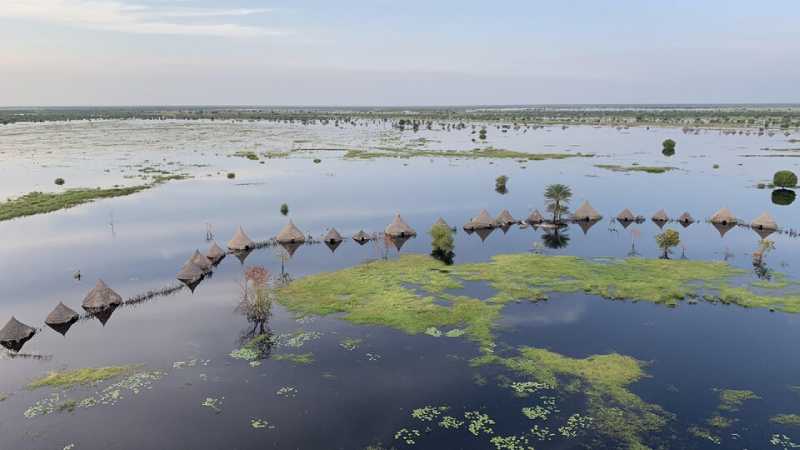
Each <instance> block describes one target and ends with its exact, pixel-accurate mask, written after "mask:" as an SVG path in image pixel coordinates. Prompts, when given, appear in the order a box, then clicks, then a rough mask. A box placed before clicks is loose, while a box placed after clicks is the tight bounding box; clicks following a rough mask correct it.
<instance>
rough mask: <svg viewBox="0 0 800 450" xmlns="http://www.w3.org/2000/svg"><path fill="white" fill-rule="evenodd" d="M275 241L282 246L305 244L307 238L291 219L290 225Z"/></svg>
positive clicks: (285, 227)
mask: <svg viewBox="0 0 800 450" xmlns="http://www.w3.org/2000/svg"><path fill="white" fill-rule="evenodd" d="M275 240H277V241H278V242H279V243H281V244H294V243H303V242H305V241H306V236H305V235H304V234H303V232H302V231H300V229H299V228H297V226H296V225H295V224H294V222H292V219H289V223H287V224H286V225H285V226H284V227H283V229H282V230H281V232H280V233H278V236H277V237H276V238H275Z"/></svg>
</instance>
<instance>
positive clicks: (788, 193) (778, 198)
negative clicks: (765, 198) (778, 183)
mask: <svg viewBox="0 0 800 450" xmlns="http://www.w3.org/2000/svg"><path fill="white" fill-rule="evenodd" d="M796 196H797V194H795V193H794V191H793V190H791V189H775V190H774V191H772V203H774V204H776V205H779V206H788V205H791V204H792V203H794V199H795V197H796Z"/></svg>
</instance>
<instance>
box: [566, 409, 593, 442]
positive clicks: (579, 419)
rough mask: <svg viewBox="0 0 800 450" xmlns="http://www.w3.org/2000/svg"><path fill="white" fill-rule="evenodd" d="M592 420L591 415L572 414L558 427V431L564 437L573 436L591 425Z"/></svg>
mask: <svg viewBox="0 0 800 450" xmlns="http://www.w3.org/2000/svg"><path fill="white" fill-rule="evenodd" d="M592 420H593V419H592V418H591V417H587V416H582V415H580V414H573V415H571V416H569V418H568V419H567V423H566V424H564V425H563V426H561V427H559V428H558V432H559V433H560V434H561V435H562V436H564V437H566V438H575V437H577V436H578V434H580V433H581V432H582V431H584V430H587V429H589V428H590V427H591V426H592Z"/></svg>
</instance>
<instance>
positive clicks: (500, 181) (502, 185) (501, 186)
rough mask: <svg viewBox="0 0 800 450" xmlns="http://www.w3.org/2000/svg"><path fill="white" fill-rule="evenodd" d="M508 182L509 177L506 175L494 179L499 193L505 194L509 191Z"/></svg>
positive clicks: (496, 190) (495, 188)
mask: <svg viewBox="0 0 800 450" xmlns="http://www.w3.org/2000/svg"><path fill="white" fill-rule="evenodd" d="M506 183H508V177H507V176H505V175H500V176H499V177H497V179H495V180H494V190H495V192H497V193H498V194H502V195H505V194H507V193H508V188H507V187H506Z"/></svg>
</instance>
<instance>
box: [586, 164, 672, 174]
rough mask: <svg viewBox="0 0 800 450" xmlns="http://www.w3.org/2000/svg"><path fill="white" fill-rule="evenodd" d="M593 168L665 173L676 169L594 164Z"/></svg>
mask: <svg viewBox="0 0 800 450" xmlns="http://www.w3.org/2000/svg"><path fill="white" fill-rule="evenodd" d="M594 166H595V167H597V168H600V169H606V170H611V171H613V172H645V173H666V172H669V171H671V170H675V169H676V167H670V166H638V165H632V166H621V165H618V164H595V165H594Z"/></svg>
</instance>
